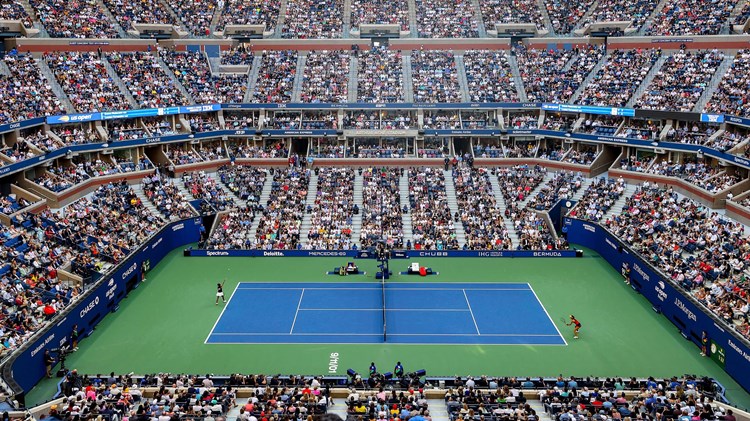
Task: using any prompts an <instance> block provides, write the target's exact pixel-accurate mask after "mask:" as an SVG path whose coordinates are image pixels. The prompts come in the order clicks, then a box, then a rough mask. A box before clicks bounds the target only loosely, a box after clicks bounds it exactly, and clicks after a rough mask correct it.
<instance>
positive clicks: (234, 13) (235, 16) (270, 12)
mask: <svg viewBox="0 0 750 421" xmlns="http://www.w3.org/2000/svg"><path fill="white" fill-rule="evenodd" d="M221 3H224V8H223V11H222V14H221V18H219V22H218V23H217V24H216V30H217V31H223V30H224V28H225V27H226V26H227V25H263V26H264V27H265V30H266V31H273V30H274V29H276V22H277V21H278V20H279V9H280V8H281V1H280V0H272V1H266V0H254V1H245V0H224V1H222V2H221ZM221 3H220V4H221ZM251 61H252V60H251Z"/></svg>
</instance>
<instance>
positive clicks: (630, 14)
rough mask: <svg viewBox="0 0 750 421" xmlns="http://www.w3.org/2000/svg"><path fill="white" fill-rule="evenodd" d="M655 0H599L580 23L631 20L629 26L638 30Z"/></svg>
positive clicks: (652, 9)
mask: <svg viewBox="0 0 750 421" xmlns="http://www.w3.org/2000/svg"><path fill="white" fill-rule="evenodd" d="M658 3H659V2H658V1H657V0H636V1H630V0H607V1H599V2H597V3H596V5H595V6H594V10H593V11H592V12H591V13H590V14H589V15H588V16H587V17H586V19H584V20H583V22H582V24H584V25H585V24H589V23H593V22H618V21H620V22H621V21H631V24H630V28H632V29H634V30H635V31H639V30H640V29H641V27H642V26H643V24H644V23H646V20H647V19H648V18H649V16H651V13H653V11H654V9H655V8H656V5H657V4H658Z"/></svg>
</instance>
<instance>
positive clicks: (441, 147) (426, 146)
mask: <svg viewBox="0 0 750 421" xmlns="http://www.w3.org/2000/svg"><path fill="white" fill-rule="evenodd" d="M448 150H449V149H448V141H447V139H445V138H437V139H434V138H433V139H425V141H424V143H423V144H422V146H421V147H420V148H418V149H417V156H418V157H420V158H447V157H448V156H449V154H448Z"/></svg>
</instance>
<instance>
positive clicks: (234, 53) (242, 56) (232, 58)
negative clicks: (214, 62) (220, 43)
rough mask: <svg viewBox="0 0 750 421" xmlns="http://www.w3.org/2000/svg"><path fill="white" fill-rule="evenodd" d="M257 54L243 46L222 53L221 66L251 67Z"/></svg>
mask: <svg viewBox="0 0 750 421" xmlns="http://www.w3.org/2000/svg"><path fill="white" fill-rule="evenodd" d="M254 59H255V54H253V52H252V50H250V49H248V48H245V47H244V46H242V45H239V46H237V47H232V48H230V49H228V50H222V51H221V64H222V65H224V66H251V65H252V64H253V60H254Z"/></svg>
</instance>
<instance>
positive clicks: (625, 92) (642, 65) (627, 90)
mask: <svg viewBox="0 0 750 421" xmlns="http://www.w3.org/2000/svg"><path fill="white" fill-rule="evenodd" d="M661 54H662V52H661V49H650V50H642V49H633V50H614V51H612V52H610V53H609V55H608V56H607V59H606V60H607V62H606V64H604V66H603V67H602V68H601V69H600V70H599V71H598V72H597V73H596V76H595V77H594V79H593V80H592V81H591V82H590V83H589V84H588V85H587V86H586V88H585V89H584V91H583V93H582V94H581V97H580V99H579V101H578V102H580V103H581V104H585V105H599V106H611V107H622V106H624V105H625V104H626V103H627V102H628V100H629V99H630V97H631V96H633V93H635V90H636V89H637V88H638V86H639V85H640V84H641V82H642V81H643V80H644V79H645V77H646V75H647V74H648V72H649V70H650V69H651V66H653V65H654V63H655V62H656V60H658V59H659V56H660V55H661Z"/></svg>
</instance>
